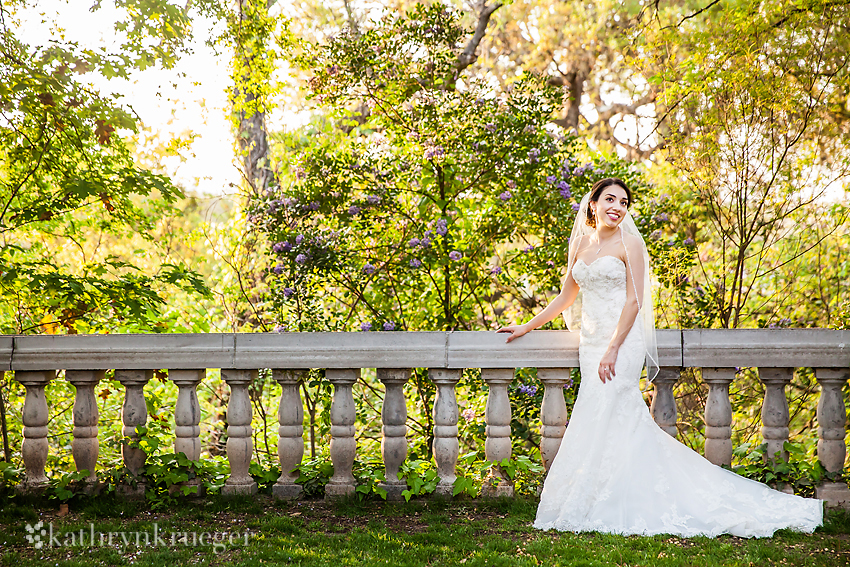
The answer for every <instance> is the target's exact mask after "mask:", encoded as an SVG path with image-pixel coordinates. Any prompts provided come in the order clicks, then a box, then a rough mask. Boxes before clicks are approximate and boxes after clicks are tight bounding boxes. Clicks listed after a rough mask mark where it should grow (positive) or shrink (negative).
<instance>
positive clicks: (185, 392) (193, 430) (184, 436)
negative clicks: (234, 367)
mask: <svg viewBox="0 0 850 567" xmlns="http://www.w3.org/2000/svg"><path fill="white" fill-rule="evenodd" d="M206 374H207V371H206V370H205V369H192V370H173V369H172V370H169V371H168V377H169V378H170V379H171V381H172V382H174V383H175V384H176V385H177V388H178V390H177V405H176V407H175V408H174V434H175V436H176V437H175V439H174V452H175V453H183V454H184V455H186V458H187V459H189V460H190V461H197V460H198V459H200V458H201V439H200V434H201V427H200V425H199V424H200V423H201V405H200V404H199V403H198V393H197V387H198V384H200V383H201V380H203V379H204V378H205V377H206ZM190 476H191V475H190ZM182 487H189V488H193V487H194V489H195V490H194V495H195V496H200V495H201V488H202V487H201V482H200V480H199V479H198V478H195V477H191V478H189V480H188V481H186V482H185V483H183V484H182V485H181V486H180V487H178V488H182ZM189 494H192V491H191V490H190V492H189Z"/></svg>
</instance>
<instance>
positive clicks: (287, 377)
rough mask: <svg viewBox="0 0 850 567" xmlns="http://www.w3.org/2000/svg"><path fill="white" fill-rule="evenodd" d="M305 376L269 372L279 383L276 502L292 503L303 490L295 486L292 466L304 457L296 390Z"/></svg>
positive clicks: (301, 407)
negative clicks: (278, 463)
mask: <svg viewBox="0 0 850 567" xmlns="http://www.w3.org/2000/svg"><path fill="white" fill-rule="evenodd" d="M306 373H307V371H306V370H284V369H275V370H272V377H274V379H275V381H276V382H277V383H278V384H280V405H279V406H278V410H277V420H278V423H279V424H280V427H279V428H278V430H277V432H278V438H277V458H278V460H279V461H280V471H281V472H280V478H278V479H277V482H276V483H275V485H274V486H273V487H272V494H273V495H274V497H275V498H277V499H279V500H294V499H296V498H298V497H299V496H301V493H302V492H303V491H304V489H303V488H302V487H301V485H300V484H296V483H295V481H296V480H298V471H297V470H295V467H297V466H298V465H300V464H301V459H302V458H303V457H304V403H303V402H302V401H301V392H300V390H299V388H300V387H301V382H302V381H303V380H304V375H305V374H306ZM293 471H294V472H293Z"/></svg>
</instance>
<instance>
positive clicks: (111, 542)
mask: <svg viewBox="0 0 850 567" xmlns="http://www.w3.org/2000/svg"><path fill="white" fill-rule="evenodd" d="M25 528H26V531H27V534H26V538H27V541H28V542H29V543H31V544H32V545H33V547H34V548H36V549H42V548H44V547H121V546H124V547H129V546H136V547H159V546H162V547H177V546H181V545H182V546H184V547H212V549H213V552H215V553H221V552H222V551H224V550H225V549H227V548H228V547H229V546H233V545H234V544H239V543H243V544H244V545H248V538H249V537H250V536H251V535H252V534H251V532H249V531H246V532H243V533H236V532H164V531H161V530H160V529H159V525H158V524H157V523H156V522H154V524H153V532H148V531H136V532H99V531H95V529H94V524H91V523H90V524H89V529H88V531H86V530H84V529H80V530H78V531H66V532H61V531H54V530H53V522H50V523H49V524H47V526H46V527H45V525H44V522H38V523H36V524H35V525H30V524H27V525H26V526H25Z"/></svg>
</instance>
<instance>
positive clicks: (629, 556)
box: [0, 497, 850, 567]
mask: <svg viewBox="0 0 850 567" xmlns="http://www.w3.org/2000/svg"><path fill="white" fill-rule="evenodd" d="M3 504H4V505H3V507H2V510H0V531H2V533H0V565H11V566H15V567H24V566H27V565H51V566H76V565H79V566H86V567H88V566H91V565H151V566H163V567H177V566H180V565H187V564H201V565H217V566H240V565H245V566H254V565H287V566H290V565H291V566H299V565H300V566H305V567H306V566H309V567H321V566H328V567H344V566H349V565H358V566H359V565H362V566H377V565H391V566H394V567H396V566H397V567H402V566H425V565H431V566H435V567H436V566H440V567H442V566H453V565H457V566H461V565H462V566H464V567H468V566H484V565H487V566H493V567H501V566H504V567H508V566H510V567H514V566H516V567H525V566H537V565H547V566H549V565H571V566H572V565H576V566H596V565H599V566H602V565H653V566H655V565H659V566H676V565H682V566H692V565H712V566H713V565H740V566H749V565H753V566H761V565H771V564H775V565H835V566H846V565H848V564H850V536H848V534H850V514H848V513H831V514H829V515H828V518H827V522H826V525H825V526H824V527H823V528H821V529H820V530H818V531H817V532H816V533H815V534H812V535H804V534H798V533H794V532H787V531H784V532H779V533H777V535H775V536H774V537H773V538H770V539H753V540H749V539H741V538H736V537H731V536H723V537H719V538H715V539H709V538H692V539H682V538H677V537H671V536H656V537H635V536H632V537H622V536H613V535H606V534H595V533H591V534H572V533H554V532H540V531H538V530H535V529H533V528H532V527H531V522H532V521H533V519H534V513H535V510H536V502H535V501H531V500H522V499H518V500H513V501H468V500H467V501H460V502H448V503H447V502H441V501H425V502H414V503H410V504H386V503H383V502H368V503H364V504H359V503H356V502H343V503H339V504H336V505H333V506H331V505H325V504H324V503H322V502H318V501H304V502H294V503H275V502H273V501H271V500H269V499H267V498H266V497H257V498H244V497H242V498H231V499H228V498H223V497H209V498H208V499H206V500H200V501H192V500H187V501H186V502H183V503H180V504H179V505H175V506H173V507H171V508H168V509H165V510H160V511H151V510H149V509H147V508H146V507H145V506H144V504H142V503H132V502H122V501H119V500H115V499H112V498H97V499H94V500H92V501H90V502H89V503H78V504H76V506H75V505H74V504H72V506H71V513H70V514H68V515H66V516H63V517H59V516H58V515H57V513H56V509H55V508H54V507H53V506H52V505H51V507H49V508H46V507H44V506H45V504H44V503H39V502H35V501H26V502H22V501H19V500H15V501H7V502H4V503H3ZM39 506H42V507H41V508H39ZM39 520H41V521H42V522H44V523H45V525H46V526H49V524H50V523H51V522H52V524H53V530H54V534H59V533H61V534H67V533H68V532H72V531H73V532H76V533H77V535H76V536H75V538H78V537H79V536H78V534H79V531H80V530H83V532H84V534H85V538H86V541H87V542H88V538H89V537H90V536H89V534H90V533H91V530H92V529H94V532H95V534H108V533H109V532H115V533H117V532H125V533H127V532H136V531H139V532H146V533H148V534H149V537H151V538H152V537H153V534H154V530H155V529H156V533H157V534H159V536H160V538H161V540H162V541H164V542H165V545H162V544H160V545H159V546H158V547H153V546H147V547H146V546H137V545H135V540H134V539H133V541H132V542H131V544H130V545H124V544H123V543H122V542H121V539H120V535H115V536H114V538H113V545H112V546H109V545H103V546H101V545H99V544H98V545H95V546H88V547H80V546H76V547H45V548H42V549H35V548H34V547H33V545H32V544H31V543H29V542H28V541H27V539H26V535H27V532H26V531H25V525H26V524H27V523H31V524H32V523H35V522H37V521H39ZM92 526H93V527H92ZM172 532H174V533H181V532H198V533H199V534H200V533H201V532H208V533H213V532H216V533H219V534H221V533H222V532H225V533H228V534H236V536H237V537H235V538H234V540H233V541H232V542H228V541H227V539H226V538H225V540H224V541H223V544H222V545H220V546H219V547H218V549H215V548H214V547H213V545H210V543H213V542H212V541H210V542H207V543H208V544H207V545H204V546H201V545H194V546H193V545H186V544H185V543H182V542H181V541H180V540H179V536H176V538H175V539H174V540H173V541H172V538H171V533H172ZM246 532H247V533H249V537H248V543H247V545H246V544H245V540H244V537H243V535H242V534H244V533H246ZM65 537H66V538H67V537H69V536H67V535H66V536H65ZM96 537H97V536H96ZM105 537H108V536H105ZM219 537H221V536H219ZM57 539H59V540H60V541H64V540H63V539H62V538H61V537H60V538H57ZM77 541H78V540H77ZM105 543H106V542H105ZM189 543H191V540H190V542H189Z"/></svg>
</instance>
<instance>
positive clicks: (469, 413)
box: [460, 409, 475, 421]
mask: <svg viewBox="0 0 850 567" xmlns="http://www.w3.org/2000/svg"><path fill="white" fill-rule="evenodd" d="M460 415H461V417H463V419H464V420H466V421H472V420H473V419H475V410H474V409H466V410H463V412H462V413H461V414H460Z"/></svg>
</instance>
